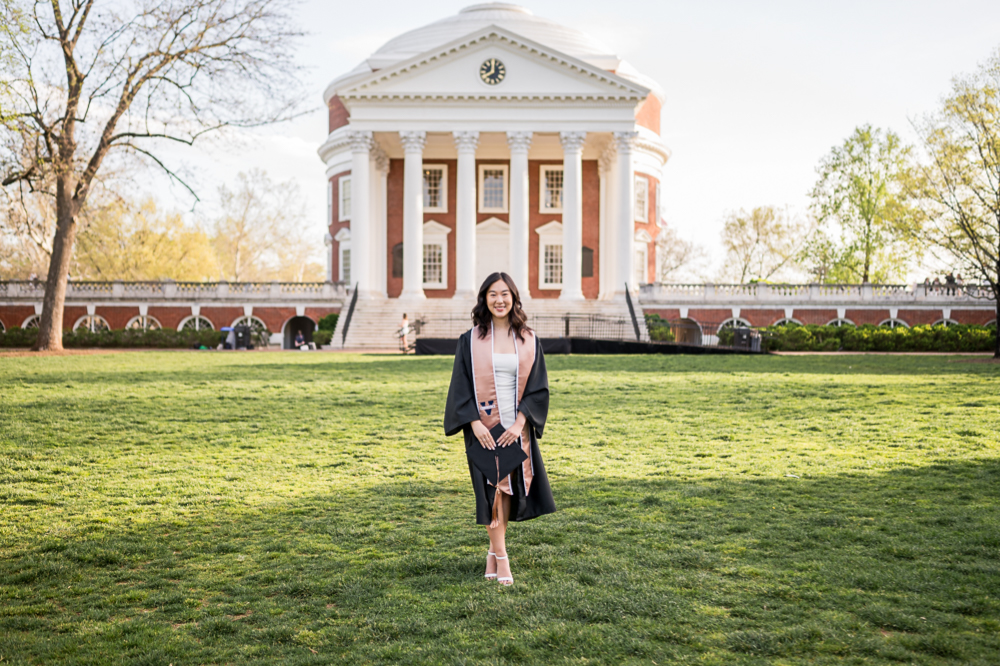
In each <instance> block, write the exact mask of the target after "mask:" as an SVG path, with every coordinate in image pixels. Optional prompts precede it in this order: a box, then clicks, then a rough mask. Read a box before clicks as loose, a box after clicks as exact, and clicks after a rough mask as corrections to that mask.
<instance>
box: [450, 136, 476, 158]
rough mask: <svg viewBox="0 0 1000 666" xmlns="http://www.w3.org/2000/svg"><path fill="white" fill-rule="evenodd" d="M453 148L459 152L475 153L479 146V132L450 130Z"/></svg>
mask: <svg viewBox="0 0 1000 666" xmlns="http://www.w3.org/2000/svg"><path fill="white" fill-rule="evenodd" d="M452 135H453V136H454V137H455V149H456V150H458V152H460V153H475V152H476V148H478V147H479V132H452Z"/></svg>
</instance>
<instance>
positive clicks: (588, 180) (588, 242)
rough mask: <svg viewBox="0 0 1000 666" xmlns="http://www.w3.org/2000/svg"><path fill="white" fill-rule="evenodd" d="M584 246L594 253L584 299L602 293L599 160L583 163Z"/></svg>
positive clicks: (586, 281) (585, 284) (585, 283)
mask: <svg viewBox="0 0 1000 666" xmlns="http://www.w3.org/2000/svg"><path fill="white" fill-rule="evenodd" d="M582 175H583V245H584V247H589V248H591V249H592V250H593V251H594V277H590V278H583V285H582V286H583V296H584V298H597V295H598V293H600V291H601V279H600V276H601V248H600V244H601V175H600V171H599V170H598V166H597V160H584V161H583V174H582Z"/></svg>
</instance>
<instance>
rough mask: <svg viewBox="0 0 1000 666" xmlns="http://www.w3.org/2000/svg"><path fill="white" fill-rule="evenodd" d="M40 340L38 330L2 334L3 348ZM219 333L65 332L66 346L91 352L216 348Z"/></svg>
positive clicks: (25, 345) (17, 330)
mask: <svg viewBox="0 0 1000 666" xmlns="http://www.w3.org/2000/svg"><path fill="white" fill-rule="evenodd" d="M37 337H38V329H34V328H32V329H20V328H12V329H10V330H8V331H7V332H6V333H2V334H0V347H30V346H31V345H33V344H34V343H35V339H36V338H37ZM222 339H223V334H222V333H220V332H219V331H211V330H209V331H175V330H173V329H166V328H161V329H157V330H154V331H142V330H137V329H125V330H117V331H100V332H97V333H92V332H91V331H89V330H87V329H77V330H75V331H66V332H64V333H63V340H62V341H63V347H65V348H67V349H90V348H95V347H98V348H100V347H145V348H158V349H193V348H196V347H207V348H208V349H215V348H216V347H217V346H219V344H220V343H221V342H222Z"/></svg>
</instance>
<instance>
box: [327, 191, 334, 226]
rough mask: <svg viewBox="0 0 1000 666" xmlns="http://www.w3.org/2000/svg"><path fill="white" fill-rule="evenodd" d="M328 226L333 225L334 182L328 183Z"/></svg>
mask: <svg viewBox="0 0 1000 666" xmlns="http://www.w3.org/2000/svg"><path fill="white" fill-rule="evenodd" d="M326 224H327V226H329V225H331V224H333V181H332V180H327V181H326Z"/></svg>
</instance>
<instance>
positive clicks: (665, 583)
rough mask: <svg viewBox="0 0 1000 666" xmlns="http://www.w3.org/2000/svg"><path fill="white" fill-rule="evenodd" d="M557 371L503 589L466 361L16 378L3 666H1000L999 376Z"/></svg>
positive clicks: (913, 366) (3, 371)
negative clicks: (536, 508) (465, 437)
mask: <svg viewBox="0 0 1000 666" xmlns="http://www.w3.org/2000/svg"><path fill="white" fill-rule="evenodd" d="M548 362H549V376H550V380H551V389H552V403H551V410H550V420H549V424H548V426H547V427H546V430H545V437H544V439H543V440H541V446H542V452H543V455H544V456H545V461H546V464H547V467H548V471H549V477H550V480H551V483H552V488H553V492H554V494H555V498H556V503H557V505H558V506H559V512H558V513H556V514H554V515H552V516H546V517H543V518H540V519H537V520H534V521H531V522H527V523H521V524H514V525H512V526H511V529H510V533H509V539H508V544H509V550H510V554H511V560H512V563H513V569H514V576H515V585H514V586H513V587H512V588H510V589H503V588H500V587H498V586H497V584H496V583H491V582H487V581H484V580H483V578H482V570H483V566H484V563H485V555H486V543H487V542H486V535H485V530H484V529H483V528H482V527H477V526H476V525H475V524H474V520H473V498H472V495H471V492H470V482H469V478H468V468H467V465H466V462H465V455H464V450H463V444H462V441H461V440H460V438H451V439H446V438H445V437H444V436H443V434H442V428H441V421H442V411H443V408H444V399H445V392H446V390H447V385H448V380H449V378H450V373H451V359H450V358H412V357H410V358H402V357H393V356H353V355H340V354H296V353H280V354H279V353H216V352H202V353H182V352H174V353H170V352H165V353H164V352H138V353H124V354H110V355H94V356H73V357H47V358H36V357H25V358H0V512H2V513H0V664H7V663H13V664H46V665H49V664H163V665H166V664H174V665H175V666H180V665H181V664H210V663H213V664H247V663H260V664H277V663H295V664H300V663H301V664H330V663H442V664H513V663H546V662H547V663H575V664H616V665H617V664H633V663H635V664H640V663H642V664H649V663H653V662H655V663H656V664H660V665H662V664H685V663H698V664H720V665H721V664H726V665H729V664H807V663H808V664H826V663H829V664H834V663H836V664H842V663H844V664H855V663H857V664H861V663H864V664H890V663H907V664H910V663H912V664H997V663H1000V494H998V488H1000V441H998V434H997V433H998V432H1000V391H998V388H1000V382H998V380H1000V366H998V365H995V364H988V363H972V362H969V359H967V358H946V357H885V356H875V357H862V356H850V357H736V356H719V357H712V356H708V357H680V356H677V357H672V356H646V357H644V356H631V357H620V356H619V357H550V358H549V359H548Z"/></svg>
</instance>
